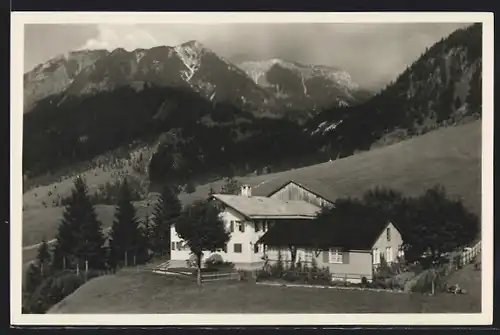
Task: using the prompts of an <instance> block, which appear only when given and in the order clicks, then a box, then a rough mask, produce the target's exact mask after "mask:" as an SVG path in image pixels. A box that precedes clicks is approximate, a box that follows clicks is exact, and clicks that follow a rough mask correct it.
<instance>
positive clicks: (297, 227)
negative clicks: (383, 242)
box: [257, 217, 398, 250]
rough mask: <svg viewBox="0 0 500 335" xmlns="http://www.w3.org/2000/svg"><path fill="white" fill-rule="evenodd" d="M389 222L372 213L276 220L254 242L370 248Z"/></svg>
mask: <svg viewBox="0 0 500 335" xmlns="http://www.w3.org/2000/svg"><path fill="white" fill-rule="evenodd" d="M389 223H390V222H389V221H385V220H380V219H376V218H371V217H367V218H366V219H364V220H359V218H358V219H354V220H352V221H341V222H335V221H333V222H318V221H316V220H314V221H299V220H297V221H293V222H287V223H286V224H284V223H280V222H278V223H276V224H275V225H274V226H273V227H271V228H270V229H269V230H268V231H267V232H266V233H265V234H264V235H263V236H262V237H261V238H260V240H259V241H258V242H257V243H261V244H266V245H269V246H276V247H279V246H288V245H295V246H297V247H303V248H313V249H327V248H334V247H337V248H343V249H346V250H371V249H372V247H373V245H374V244H375V242H376V241H377V239H378V238H379V236H380V234H382V232H383V231H384V229H385V228H386V227H387V226H388V225H389ZM395 227H396V226H395ZM396 229H398V228H397V227H396Z"/></svg>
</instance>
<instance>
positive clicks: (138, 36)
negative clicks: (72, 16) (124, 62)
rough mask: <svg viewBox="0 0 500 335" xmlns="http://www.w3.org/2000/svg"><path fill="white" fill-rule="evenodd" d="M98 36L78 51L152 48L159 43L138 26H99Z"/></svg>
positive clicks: (89, 40)
mask: <svg viewBox="0 0 500 335" xmlns="http://www.w3.org/2000/svg"><path fill="white" fill-rule="evenodd" d="M97 30H98V34H97V37H95V38H90V39H88V40H87V41H86V42H85V43H84V44H83V45H82V46H81V47H79V48H78V49H107V50H114V49H116V48H124V49H126V50H129V51H130V50H134V49H136V48H152V47H154V46H157V45H158V44H159V42H158V41H157V40H156V39H155V38H154V37H153V35H151V33H149V32H148V31H147V30H145V29H141V28H139V27H137V26H136V25H107V24H100V25H97Z"/></svg>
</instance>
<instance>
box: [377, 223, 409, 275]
mask: <svg viewBox="0 0 500 335" xmlns="http://www.w3.org/2000/svg"><path fill="white" fill-rule="evenodd" d="M387 229H389V231H390V241H389V240H388V239H387ZM402 245H403V238H402V236H401V234H400V232H399V231H398V230H397V229H396V227H394V225H393V224H392V223H389V224H388V225H387V227H386V229H384V230H383V231H382V233H381V234H380V236H379V237H378V239H377V241H376V242H375V244H374V245H373V248H372V254H373V253H374V250H375V249H378V251H379V253H380V255H383V256H384V257H385V258H386V260H387V261H388V262H389V263H390V262H395V261H396V260H397V257H398V253H399V249H400V247H401V246H402ZM387 247H390V248H391V257H390V259H387V254H386V248H387ZM375 258H377V259H375ZM379 263H380V262H379V257H374V258H373V264H375V265H377V264H379Z"/></svg>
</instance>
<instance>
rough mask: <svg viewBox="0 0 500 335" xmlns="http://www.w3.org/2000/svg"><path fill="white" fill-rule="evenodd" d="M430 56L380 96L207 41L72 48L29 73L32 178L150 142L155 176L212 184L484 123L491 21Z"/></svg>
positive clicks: (337, 77) (26, 149)
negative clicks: (227, 53) (231, 55)
mask: <svg viewBox="0 0 500 335" xmlns="http://www.w3.org/2000/svg"><path fill="white" fill-rule="evenodd" d="M422 51H423V52H422V55H421V56H420V57H419V58H418V59H416V60H415V62H414V63H413V64H411V65H409V66H408V68H407V69H406V70H405V71H404V72H403V73H401V75H400V76H399V77H398V78H397V79H396V80H395V81H394V82H391V83H388V85H387V87H385V88H384V89H382V90H381V91H380V92H378V93H376V94H374V93H372V92H368V91H365V90H363V88H360V87H359V86H358V85H357V84H356V83H354V82H353V81H352V79H351V78H350V76H349V74H348V73H346V72H345V71H343V70H340V69H336V68H333V67H327V66H321V65H303V64H299V63H297V62H290V61H286V60H282V59H272V60H265V61H254V62H243V63H240V64H232V63H231V62H229V61H227V60H226V59H224V58H223V57H220V56H218V55H217V54H216V53H214V52H213V51H211V50H210V49H208V48H207V47H205V46H203V45H202V44H200V43H198V42H196V41H190V42H187V43H184V44H181V45H179V46H175V47H167V46H161V47H156V48H152V49H147V50H146V49H137V50H134V51H130V52H129V51H126V50H124V49H116V50H114V51H112V52H108V51H104V50H94V51H89V50H81V51H76V52H72V53H70V54H69V55H67V56H64V57H57V58H54V59H52V60H50V61H48V62H47V63H45V64H42V65H40V66H38V67H36V68H34V69H33V70H32V71H30V72H28V73H26V74H25V75H24V88H25V109H24V112H25V114H24V137H23V141H24V143H23V172H24V174H25V177H26V178H27V179H35V180H36V179H37V178H38V177H40V176H42V175H55V173H56V171H58V170H60V169H61V168H69V169H70V170H71V168H70V167H74V166H75V164H81V163H85V162H90V161H91V160H94V159H95V158H96V157H98V156H100V155H108V156H110V155H115V156H116V155H119V156H121V157H125V158H126V157H129V156H130V153H131V151H133V150H134V148H135V147H137V146H138V145H145V146H146V147H148V148H150V149H151V151H152V157H151V159H150V161H148V166H147V174H148V178H149V180H150V181H154V182H156V181H161V182H164V181H166V179H168V178H170V179H175V180H177V181H179V180H181V181H183V182H186V181H189V180H191V181H192V180H198V181H201V180H203V179H204V178H205V179H206V178H208V177H216V176H219V177H220V176H227V175H230V174H245V173H249V172H254V171H264V170H265V171H267V172H269V171H271V170H276V169H287V168H293V167H298V166H303V165H307V164H313V163H316V162H323V161H325V160H330V159H336V158H341V157H345V156H349V155H352V154H354V153H356V152H358V151H363V150H370V149H371V148H373V147H375V146H380V145H386V144H388V143H392V142H394V141H399V140H402V139H405V138H408V137H413V136H418V135H419V134H422V133H425V132H428V131H430V130H432V129H435V128H437V127H443V126H449V125H453V124H457V123H464V122H468V121H469V120H473V119H477V118H480V117H481V76H482V60H481V59H482V53H481V52H482V27H481V24H474V25H471V26H469V27H468V28H464V29H459V30H457V31H455V32H453V33H452V34H451V35H450V36H448V37H446V38H443V39H442V40H440V41H437V42H436V43H435V44H434V45H433V46H431V47H430V48H428V49H427V50H422ZM297 121H300V122H297ZM117 152H120V153H119V154H117ZM73 172H74V171H73Z"/></svg>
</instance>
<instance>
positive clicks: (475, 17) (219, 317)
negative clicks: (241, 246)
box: [10, 12, 494, 326]
mask: <svg viewBox="0 0 500 335" xmlns="http://www.w3.org/2000/svg"><path fill="white" fill-rule="evenodd" d="M101 22H106V23H109V24H112V23H121V24H139V23H145V22H147V23H148V24H153V23H163V24H165V23H190V24H217V23H286V22H288V23H292V22H295V23H300V22H301V23H318V22H323V23H326V22H330V23H334V22H335V23H396V22H399V23H401V22H414V23H415V22H421V23H423V22H429V23H430V22H464V23H467V22H470V23H472V22H482V23H483V69H485V70H483V114H482V127H483V131H482V136H483V137H482V141H483V142H482V155H483V156H482V193H483V198H482V237H483V240H482V247H483V251H482V313H481V314H383V318H381V317H380V314H153V315H149V314H142V315H141V314H132V315H124V314H120V315H113V314H101V315H99V314H95V315H93V314H90V315H83V314H73V315H71V314H62V315H55V314H54V315H51V314H46V315H22V314H21V278H20V277H21V273H22V250H21V246H22V187H21V185H22V168H21V164H22V154H21V153H22V119H23V118H22V115H23V107H22V106H23V93H22V92H23V82H22V78H23V72H24V71H23V67H24V64H23V58H24V57H23V52H24V50H23V48H24V43H23V41H24V24H26V23H60V24H68V23H94V24H95V23H101ZM493 41H494V40H493V13H479V12H473V13H465V12H462V13H456V12H453V13H451V12H446V13H443V12H440V13H437V12H434V13H429V12H426V13H416V12H412V13H409V12H391V13H383V12H378V13H279V12H273V13H271V12H261V13H257V12H255V13H242V12H223V13H222V12H221V13H218V12H211V13H202V12H196V13H188V12H182V13H180V12H176V13H152V12H148V13H135V12H13V13H12V14H11V194H10V199H11V218H10V223H11V224H10V228H11V236H10V238H11V240H10V242H11V266H10V272H11V295H10V299H11V323H12V324H15V325H125V324H127V325H145V324H151V325H311V324H312V325H325V326H330V325H350V324H355V325H379V324H391V325H472V324H491V323H492V320H493V189H492V185H493Z"/></svg>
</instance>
